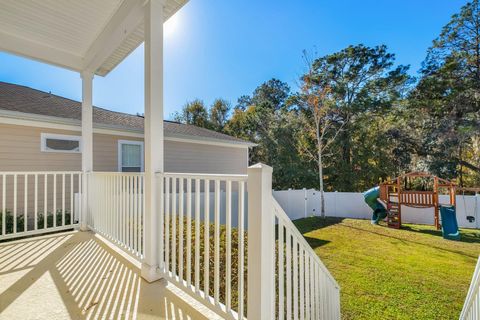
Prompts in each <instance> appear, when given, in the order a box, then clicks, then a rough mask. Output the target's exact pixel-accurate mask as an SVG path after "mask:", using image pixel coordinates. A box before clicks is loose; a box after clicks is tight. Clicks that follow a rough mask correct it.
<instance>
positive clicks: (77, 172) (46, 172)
mask: <svg viewBox="0 0 480 320" xmlns="http://www.w3.org/2000/svg"><path fill="white" fill-rule="evenodd" d="M81 173H82V171H0V175H3V174H6V175H14V174H17V175H22V174H23V175H25V174H26V175H33V174H81Z"/></svg>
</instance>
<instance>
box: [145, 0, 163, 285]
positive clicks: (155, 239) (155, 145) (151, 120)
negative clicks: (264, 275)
mask: <svg viewBox="0 0 480 320" xmlns="http://www.w3.org/2000/svg"><path fill="white" fill-rule="evenodd" d="M164 5H165V0H149V1H147V3H146V5H145V223H144V226H145V251H144V260H143V264H142V277H143V278H144V279H145V280H147V281H149V282H152V281H155V280H158V279H160V272H159V269H158V268H159V259H158V257H159V253H158V251H159V248H160V239H161V237H160V231H161V228H160V223H159V221H160V218H159V211H158V208H159V207H158V205H157V201H158V199H159V198H160V195H159V194H158V192H157V185H156V183H155V173H156V172H163V171H164V167H163V21H164V18H163V7H164ZM160 249H161V248H160Z"/></svg>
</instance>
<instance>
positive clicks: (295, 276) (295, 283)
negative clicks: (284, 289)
mask: <svg viewBox="0 0 480 320" xmlns="http://www.w3.org/2000/svg"><path fill="white" fill-rule="evenodd" d="M292 262H293V319H294V320H298V243H297V241H296V239H295V237H294V239H293V258H292Z"/></svg>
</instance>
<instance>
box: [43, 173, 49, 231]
mask: <svg viewBox="0 0 480 320" xmlns="http://www.w3.org/2000/svg"><path fill="white" fill-rule="evenodd" d="M47 220H48V174H45V175H44V181H43V229H47Z"/></svg>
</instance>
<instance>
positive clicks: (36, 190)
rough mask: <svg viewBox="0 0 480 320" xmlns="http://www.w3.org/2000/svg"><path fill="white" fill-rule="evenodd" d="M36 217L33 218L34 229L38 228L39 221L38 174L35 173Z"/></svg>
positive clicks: (34, 212) (34, 211)
mask: <svg viewBox="0 0 480 320" xmlns="http://www.w3.org/2000/svg"><path fill="white" fill-rule="evenodd" d="M34 188H35V190H34V197H35V199H34V205H33V206H34V208H33V209H34V210H33V214H34V218H33V230H37V223H38V174H36V173H35V186H34Z"/></svg>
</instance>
